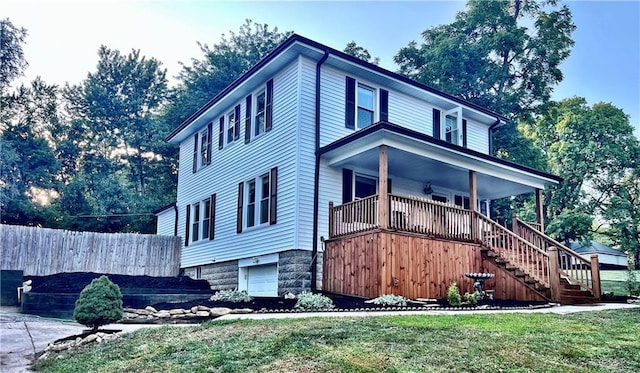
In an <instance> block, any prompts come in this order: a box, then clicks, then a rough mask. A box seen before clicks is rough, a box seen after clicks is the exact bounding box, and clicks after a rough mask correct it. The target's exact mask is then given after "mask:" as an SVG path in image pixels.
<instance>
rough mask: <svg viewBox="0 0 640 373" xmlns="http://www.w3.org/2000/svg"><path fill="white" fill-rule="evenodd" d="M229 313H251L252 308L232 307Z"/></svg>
mask: <svg viewBox="0 0 640 373" xmlns="http://www.w3.org/2000/svg"><path fill="white" fill-rule="evenodd" d="M229 313H231V314H247V313H253V310H252V309H251V308H234V309H232V310H231V312H229Z"/></svg>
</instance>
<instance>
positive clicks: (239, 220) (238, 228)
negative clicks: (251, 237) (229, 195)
mask: <svg viewBox="0 0 640 373" xmlns="http://www.w3.org/2000/svg"><path fill="white" fill-rule="evenodd" d="M243 198H244V183H240V184H238V216H237V219H236V232H238V233H240V232H242V209H243V206H242V199H243Z"/></svg>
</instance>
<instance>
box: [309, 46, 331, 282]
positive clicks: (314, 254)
mask: <svg viewBox="0 0 640 373" xmlns="http://www.w3.org/2000/svg"><path fill="white" fill-rule="evenodd" d="M327 58H329V51H325V52H324V56H322V58H321V59H320V61H318V63H317V64H316V112H315V116H316V118H315V119H316V123H315V124H316V126H315V131H316V151H315V153H316V164H315V170H314V176H313V245H312V249H311V291H316V290H317V286H316V277H317V276H318V268H317V266H318V205H319V204H320V200H319V199H320V197H319V190H320V67H321V66H322V64H323V63H324V62H325V61H326V60H327Z"/></svg>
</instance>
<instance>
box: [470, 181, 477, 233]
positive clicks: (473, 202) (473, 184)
mask: <svg viewBox="0 0 640 373" xmlns="http://www.w3.org/2000/svg"><path fill="white" fill-rule="evenodd" d="M469 207H470V208H471V211H473V212H474V213H472V214H471V222H470V223H471V240H473V241H474V242H475V241H478V237H477V236H478V229H477V219H476V214H475V213H476V212H478V179H477V177H476V172H475V171H473V170H469Z"/></svg>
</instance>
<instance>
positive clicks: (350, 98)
mask: <svg viewBox="0 0 640 373" xmlns="http://www.w3.org/2000/svg"><path fill="white" fill-rule="evenodd" d="M345 91H346V94H345V110H344V126H345V127H347V128H349V129H355V128H356V124H355V123H356V80H355V79H353V78H351V77H349V76H347V80H346V87H345Z"/></svg>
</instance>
